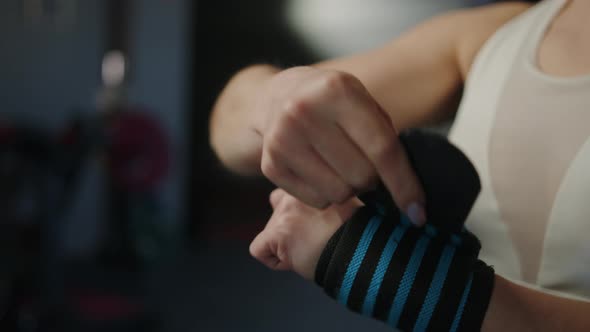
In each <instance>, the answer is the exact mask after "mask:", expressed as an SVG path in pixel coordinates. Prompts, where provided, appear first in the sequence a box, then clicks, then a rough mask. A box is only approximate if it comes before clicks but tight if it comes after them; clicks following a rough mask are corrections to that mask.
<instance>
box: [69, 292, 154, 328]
mask: <svg viewBox="0 0 590 332" xmlns="http://www.w3.org/2000/svg"><path fill="white" fill-rule="evenodd" d="M73 301H74V304H75V307H76V308H78V312H79V313H80V314H81V315H83V316H84V317H86V318H87V319H90V320H94V321H109V320H118V319H125V318H128V317H130V316H134V315H137V314H139V313H141V312H142V311H143V309H144V308H143V306H142V305H141V304H139V303H138V302H137V301H133V300H132V299H130V298H128V297H125V296H121V295H117V294H110V295H109V294H100V293H97V292H94V291H84V292H82V293H80V294H77V295H74V296H73Z"/></svg>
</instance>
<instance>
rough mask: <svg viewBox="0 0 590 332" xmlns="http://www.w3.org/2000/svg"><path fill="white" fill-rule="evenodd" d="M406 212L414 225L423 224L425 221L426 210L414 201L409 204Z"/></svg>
mask: <svg viewBox="0 0 590 332" xmlns="http://www.w3.org/2000/svg"><path fill="white" fill-rule="evenodd" d="M406 214H407V215H408V218H410V221H412V223H413V224H414V225H416V226H423V225H424V224H425V223H426V212H425V211H424V207H423V206H422V205H421V204H419V203H416V202H414V203H412V204H410V206H408V209H407V211H406Z"/></svg>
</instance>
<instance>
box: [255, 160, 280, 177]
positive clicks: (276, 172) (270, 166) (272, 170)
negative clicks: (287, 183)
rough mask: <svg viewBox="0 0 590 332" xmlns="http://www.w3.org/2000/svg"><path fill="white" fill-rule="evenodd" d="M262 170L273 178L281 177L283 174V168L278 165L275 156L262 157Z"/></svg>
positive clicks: (265, 174)
mask: <svg viewBox="0 0 590 332" xmlns="http://www.w3.org/2000/svg"><path fill="white" fill-rule="evenodd" d="M260 170H261V171H262V174H264V176H266V177H267V178H269V179H271V180H275V179H277V178H280V177H281V176H282V175H283V171H282V170H281V168H280V167H278V166H277V164H276V163H275V162H274V160H273V158H272V157H270V156H266V157H265V158H262V161H261V162H260Z"/></svg>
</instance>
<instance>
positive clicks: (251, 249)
mask: <svg viewBox="0 0 590 332" xmlns="http://www.w3.org/2000/svg"><path fill="white" fill-rule="evenodd" d="M248 251H249V252H250V256H252V257H254V258H258V256H259V250H258V245H257V243H256V239H255V240H254V241H252V243H250V247H249V248H248Z"/></svg>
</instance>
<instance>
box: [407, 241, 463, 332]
mask: <svg viewBox="0 0 590 332" xmlns="http://www.w3.org/2000/svg"><path fill="white" fill-rule="evenodd" d="M453 256H455V247H453V246H451V245H447V246H445V249H444V250H443V253H442V255H441V258H440V260H439V261H438V266H437V267H436V271H435V272H434V276H433V278H432V282H431V283H430V288H429V289H428V293H426V298H425V299H424V303H422V309H421V310H420V314H419V315H418V319H417V320H416V325H414V332H419V331H426V329H427V328H428V324H429V323H430V319H431V318H432V314H433V313H434V309H435V308H436V305H437V304H438V301H439V299H440V292H441V291H442V288H443V285H444V284H445V281H446V279H447V273H448V272H449V268H450V267H451V262H452V261H453Z"/></svg>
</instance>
